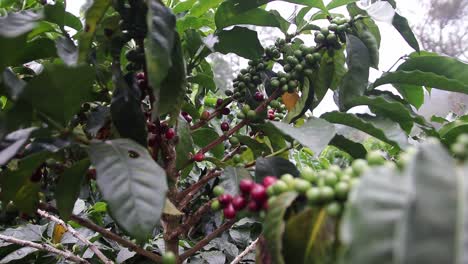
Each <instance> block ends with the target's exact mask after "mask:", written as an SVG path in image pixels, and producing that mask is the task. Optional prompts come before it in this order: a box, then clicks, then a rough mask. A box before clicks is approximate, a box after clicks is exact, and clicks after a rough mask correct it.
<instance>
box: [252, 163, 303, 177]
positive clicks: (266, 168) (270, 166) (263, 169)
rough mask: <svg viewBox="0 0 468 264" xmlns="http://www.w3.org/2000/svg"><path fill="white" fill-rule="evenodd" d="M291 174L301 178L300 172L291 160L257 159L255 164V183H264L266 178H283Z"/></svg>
mask: <svg viewBox="0 0 468 264" xmlns="http://www.w3.org/2000/svg"><path fill="white" fill-rule="evenodd" d="M286 173H289V174H291V175H293V176H295V177H299V171H298V170H297V168H296V166H295V165H294V164H292V163H291V162H290V161H289V160H287V159H283V158H280V157H267V158H257V160H256V163H255V181H256V182H262V180H263V178H265V177H266V176H275V177H278V178H279V177H281V175H283V174H286Z"/></svg>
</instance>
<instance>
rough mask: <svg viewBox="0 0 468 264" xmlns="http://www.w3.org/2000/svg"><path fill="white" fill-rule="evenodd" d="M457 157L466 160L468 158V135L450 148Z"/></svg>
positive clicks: (461, 137) (464, 135)
mask: <svg viewBox="0 0 468 264" xmlns="http://www.w3.org/2000/svg"><path fill="white" fill-rule="evenodd" d="M450 149H451V150H452V152H453V154H454V155H455V157H457V158H459V159H461V160H465V159H467V158H468V134H462V135H459V136H458V137H457V140H456V141H455V143H454V144H453V145H452V146H451V148H450Z"/></svg>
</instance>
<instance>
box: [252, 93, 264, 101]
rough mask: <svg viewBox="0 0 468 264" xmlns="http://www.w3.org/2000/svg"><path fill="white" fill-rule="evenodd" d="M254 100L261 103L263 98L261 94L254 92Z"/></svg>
mask: <svg viewBox="0 0 468 264" xmlns="http://www.w3.org/2000/svg"><path fill="white" fill-rule="evenodd" d="M254 98H255V100H256V101H258V102H260V101H263V99H265V98H264V97H263V94H262V93H261V92H258V91H257V92H255V94H254Z"/></svg>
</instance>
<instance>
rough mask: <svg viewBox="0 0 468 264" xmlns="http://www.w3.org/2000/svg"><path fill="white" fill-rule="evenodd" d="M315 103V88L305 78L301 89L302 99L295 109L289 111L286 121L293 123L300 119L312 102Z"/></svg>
mask: <svg viewBox="0 0 468 264" xmlns="http://www.w3.org/2000/svg"><path fill="white" fill-rule="evenodd" d="M313 101H314V87H313V86H312V84H310V82H309V78H307V77H304V81H303V83H302V88H301V97H300V98H299V100H298V101H297V102H296V104H295V105H294V107H293V109H291V110H289V111H288V114H287V115H286V117H285V118H284V121H285V122H287V123H291V122H294V121H296V120H297V119H299V118H300V117H302V116H303V115H304V113H305V112H307V110H309V108H310V106H311V105H312V102H313Z"/></svg>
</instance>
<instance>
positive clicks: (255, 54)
mask: <svg viewBox="0 0 468 264" xmlns="http://www.w3.org/2000/svg"><path fill="white" fill-rule="evenodd" d="M216 36H217V37H218V42H217V43H216V44H215V45H214V49H215V50H216V51H217V52H221V53H223V54H228V53H235V54H237V55H239V56H241V57H244V58H246V59H258V58H260V57H261V56H262V55H263V47H262V45H261V44H260V41H259V40H258V37H257V32H256V31H253V30H250V29H247V28H244V27H237V26H236V27H234V28H232V29H231V30H222V31H220V32H218V33H217V34H216Z"/></svg>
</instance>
